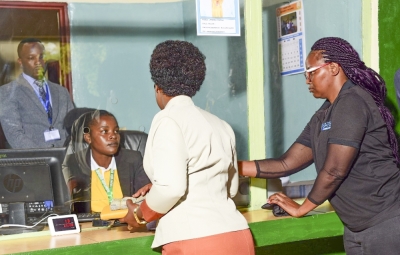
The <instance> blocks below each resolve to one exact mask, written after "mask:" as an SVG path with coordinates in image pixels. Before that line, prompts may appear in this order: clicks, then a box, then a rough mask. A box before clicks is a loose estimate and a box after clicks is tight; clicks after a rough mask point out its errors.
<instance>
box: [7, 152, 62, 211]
mask: <svg viewBox="0 0 400 255" xmlns="http://www.w3.org/2000/svg"><path fill="white" fill-rule="evenodd" d="M65 154H66V148H64V147H62V148H44V149H10V150H9V149H7V150H0V204H1V203H14V202H43V201H51V202H52V204H53V210H54V212H55V213H59V214H63V213H68V210H69V208H68V203H67V202H68V201H69V193H68V190H67V186H66V184H65V181H64V177H63V174H62V162H63V161H64V157H65Z"/></svg>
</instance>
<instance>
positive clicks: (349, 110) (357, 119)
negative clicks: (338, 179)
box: [296, 81, 400, 231]
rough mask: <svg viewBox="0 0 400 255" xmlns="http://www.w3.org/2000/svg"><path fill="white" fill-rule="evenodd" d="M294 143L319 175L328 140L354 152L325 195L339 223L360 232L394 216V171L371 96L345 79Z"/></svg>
mask: <svg viewBox="0 0 400 255" xmlns="http://www.w3.org/2000/svg"><path fill="white" fill-rule="evenodd" d="M296 142H298V143H301V144H303V145H305V146H308V147H310V148H311V149H312V151H313V157H314V163H315V167H316V169H317V172H318V173H319V172H320V171H321V169H322V167H323V165H324V162H325V159H326V154H327V148H328V144H330V143H331V144H340V145H346V146H351V147H354V148H357V149H358V150H359V153H358V156H357V158H356V159H355V162H354V164H353V166H352V168H351V169H350V171H349V174H348V176H347V177H346V178H345V179H344V180H343V182H342V183H341V184H340V186H339V187H338V189H337V190H336V192H335V193H334V194H333V195H332V197H331V198H330V199H329V201H330V203H331V204H332V206H333V207H334V208H335V211H336V212H337V214H338V215H339V217H340V219H341V220H342V221H343V223H344V224H345V225H346V226H347V227H348V228H349V229H350V230H352V231H361V230H364V229H366V228H368V227H371V226H373V225H375V224H377V223H380V222H382V221H384V220H386V219H389V218H392V217H394V216H397V215H400V206H399V192H400V175H399V169H398V167H397V165H396V161H395V158H394V156H393V153H392V149H391V147H390V144H389V140H388V134H387V128H386V123H385V122H384V120H383V118H382V116H381V114H380V112H379V109H378V107H377V106H376V103H375V102H374V100H373V98H372V97H371V96H370V95H369V94H368V93H367V92H366V91H365V90H363V89H362V88H361V87H359V86H356V85H354V84H353V83H352V82H351V81H347V82H346V83H345V84H344V86H343V88H342V90H341V91H340V93H339V95H338V97H337V98H336V100H335V101H334V103H333V104H330V103H329V101H326V102H325V103H324V104H323V105H322V107H321V108H320V109H319V110H318V111H317V112H316V113H315V114H314V116H313V117H312V118H311V120H310V122H309V123H308V124H307V126H306V128H305V129H304V131H303V132H302V134H301V135H300V136H299V138H298V139H297V140H296Z"/></svg>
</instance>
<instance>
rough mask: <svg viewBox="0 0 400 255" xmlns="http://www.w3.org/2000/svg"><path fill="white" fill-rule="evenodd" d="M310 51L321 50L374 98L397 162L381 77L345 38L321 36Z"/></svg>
mask: <svg viewBox="0 0 400 255" xmlns="http://www.w3.org/2000/svg"><path fill="white" fill-rule="evenodd" d="M311 50H312V51H322V55H323V56H324V60H325V62H335V63H338V64H339V65H340V66H341V67H342V69H343V71H344V73H345V74H346V76H347V77H348V78H349V79H350V80H351V81H352V82H353V83H354V84H356V85H358V86H360V87H361V88H363V89H364V90H366V91H367V92H368V93H369V94H370V95H371V96H372V98H373V99H374V101H375V103H376V105H377V106H378V108H379V112H380V113H381V116H382V118H383V120H384V121H385V122H386V126H387V131H388V137H389V143H390V146H391V148H392V151H393V155H394V157H395V158H396V161H397V163H399V155H398V147H397V138H396V134H395V132H394V118H393V115H392V114H391V113H390V111H389V109H388V108H387V107H386V106H385V105H384V103H385V99H386V92H387V90H386V85H385V81H384V80H383V78H382V77H381V76H380V75H379V74H378V73H377V72H375V71H374V70H372V69H371V68H369V67H367V66H366V65H365V63H364V62H363V61H361V59H360V57H359V55H358V53H357V52H356V50H355V49H354V48H353V47H352V46H351V45H350V43H348V42H347V41H346V40H344V39H342V38H338V37H325V38H321V39H319V40H318V41H316V42H315V43H314V45H313V46H312V47H311Z"/></svg>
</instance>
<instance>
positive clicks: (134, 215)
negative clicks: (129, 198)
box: [133, 206, 147, 225]
mask: <svg viewBox="0 0 400 255" xmlns="http://www.w3.org/2000/svg"><path fill="white" fill-rule="evenodd" d="M138 209H139V206H136V208H135V209H133V217H134V218H135V220H136V222H137V223H138V224H139V225H144V224H147V221H145V220H139V217H138V216H137V210H138Z"/></svg>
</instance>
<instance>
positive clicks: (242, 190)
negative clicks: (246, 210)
mask: <svg viewBox="0 0 400 255" xmlns="http://www.w3.org/2000/svg"><path fill="white" fill-rule="evenodd" d="M233 202H235V205H236V206H237V207H249V205H250V177H244V176H240V177H239V189H238V193H237V194H236V196H235V197H234V198H233Z"/></svg>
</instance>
